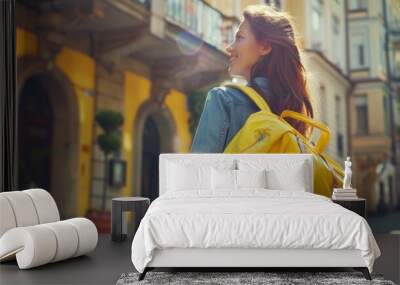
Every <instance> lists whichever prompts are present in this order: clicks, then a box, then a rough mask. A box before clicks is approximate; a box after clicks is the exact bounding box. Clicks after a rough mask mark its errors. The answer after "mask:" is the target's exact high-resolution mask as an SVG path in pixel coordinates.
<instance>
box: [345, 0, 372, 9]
mask: <svg viewBox="0 0 400 285" xmlns="http://www.w3.org/2000/svg"><path fill="white" fill-rule="evenodd" d="M367 1H368V0H350V1H349V10H367V8H368V2H367Z"/></svg>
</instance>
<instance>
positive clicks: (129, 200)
mask: <svg viewBox="0 0 400 285" xmlns="http://www.w3.org/2000/svg"><path fill="white" fill-rule="evenodd" d="M149 206H150V199H149V198H145V197H119V198H113V199H112V210H111V220H112V222H111V239H112V241H123V240H125V239H126V237H127V233H126V231H127V230H125V228H126V227H127V224H126V220H125V219H124V215H123V213H124V212H126V211H132V212H135V232H136V230H137V229H138V227H139V224H140V221H141V220H142V218H143V216H144V215H145V213H146V211H147V208H148V207H149ZM133 234H135V233H133Z"/></svg>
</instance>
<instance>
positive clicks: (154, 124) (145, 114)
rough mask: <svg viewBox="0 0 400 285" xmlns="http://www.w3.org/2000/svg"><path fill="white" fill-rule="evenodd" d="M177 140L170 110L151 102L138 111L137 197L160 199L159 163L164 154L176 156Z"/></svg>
mask: <svg viewBox="0 0 400 285" xmlns="http://www.w3.org/2000/svg"><path fill="white" fill-rule="evenodd" d="M175 137H176V126H175V121H174V119H173V116H172V114H171V112H170V111H169V109H168V107H166V106H161V107H160V106H159V105H158V104H155V103H154V102H152V101H151V100H149V101H147V102H145V103H143V104H142V106H141V107H140V109H139V110H138V113H137V116H136V119H135V124H134V131H133V142H134V143H133V145H134V151H133V169H132V184H131V189H132V190H131V192H132V195H133V196H144V197H149V198H150V199H151V200H153V199H155V198H157V197H158V194H159V192H158V189H159V187H158V183H159V180H158V176H159V173H158V161H159V155H160V153H172V152H176V151H177V150H176V149H175V148H174V138H175Z"/></svg>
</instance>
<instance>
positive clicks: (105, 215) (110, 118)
mask: <svg viewBox="0 0 400 285" xmlns="http://www.w3.org/2000/svg"><path fill="white" fill-rule="evenodd" d="M95 121H96V123H97V124H99V126H100V128H101V129H102V131H103V133H101V134H99V135H98V136H97V139H96V142H97V144H98V145H99V147H100V149H101V150H102V152H103V154H104V180H103V195H102V203H101V209H100V210H98V209H92V210H90V211H89V213H88V215H87V216H88V218H89V219H91V220H92V221H93V222H94V223H95V224H96V226H97V228H98V230H99V232H100V233H109V232H110V224H111V214H110V211H107V210H106V202H107V188H108V187H107V186H108V185H107V183H108V161H109V157H110V155H111V154H113V153H118V152H119V151H120V148H121V135H120V130H119V128H120V127H121V126H122V124H123V121H124V120H123V116H122V114H121V113H120V112H117V111H113V110H100V111H98V112H97V113H96V115H95Z"/></svg>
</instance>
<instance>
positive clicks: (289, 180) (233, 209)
mask: <svg viewBox="0 0 400 285" xmlns="http://www.w3.org/2000/svg"><path fill="white" fill-rule="evenodd" d="M159 183H160V184H159V193H160V195H159V197H158V198H157V199H155V200H154V201H153V203H152V204H151V205H150V207H149V209H148V211H147V212H146V214H145V216H144V218H143V219H142V221H141V223H140V225H139V227H138V229H137V232H136V234H135V236H134V239H133V241H132V251H131V257H132V262H133V265H134V266H135V268H136V269H137V270H138V272H140V273H141V274H140V276H139V280H142V279H143V278H144V277H145V274H146V272H148V271H149V270H151V269H154V268H158V267H164V268H165V267H168V268H171V267H235V268H238V269H239V268H250V267H251V268H254V267H262V268H266V267H268V268H269V267H302V268H303V267H352V268H354V269H357V270H360V271H362V272H363V274H364V276H365V278H366V279H369V280H371V277H370V272H372V270H373V264H374V261H375V259H376V258H378V257H379V256H380V254H381V253H380V250H379V247H378V245H377V243H376V241H375V239H374V236H373V234H372V232H371V229H370V227H369V225H368V223H367V222H366V220H365V219H364V218H363V217H361V216H359V215H357V214H355V213H354V212H352V211H350V210H347V209H345V208H343V207H341V206H340V205H338V204H335V203H333V202H332V201H331V200H330V199H329V198H327V197H324V196H321V195H316V194H313V163H312V156H311V155H309V154H203V153H202V154H200V153H190V154H176V153H163V154H161V155H160V159H159ZM241 270H243V269H241Z"/></svg>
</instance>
